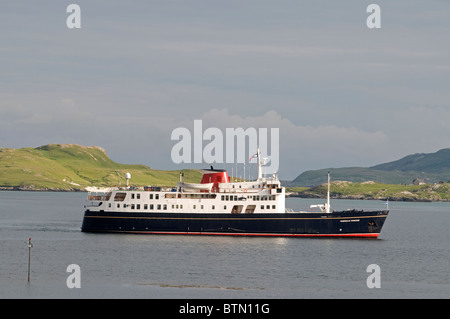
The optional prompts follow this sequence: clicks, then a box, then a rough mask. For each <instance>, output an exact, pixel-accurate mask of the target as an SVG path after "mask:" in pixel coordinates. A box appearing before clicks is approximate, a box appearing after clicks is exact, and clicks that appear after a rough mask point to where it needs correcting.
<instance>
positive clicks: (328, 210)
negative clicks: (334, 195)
mask: <svg viewBox="0 0 450 319" xmlns="http://www.w3.org/2000/svg"><path fill="white" fill-rule="evenodd" d="M330 185H331V183H330V172H328V191H327V206H326V207H325V212H327V213H329V212H330Z"/></svg>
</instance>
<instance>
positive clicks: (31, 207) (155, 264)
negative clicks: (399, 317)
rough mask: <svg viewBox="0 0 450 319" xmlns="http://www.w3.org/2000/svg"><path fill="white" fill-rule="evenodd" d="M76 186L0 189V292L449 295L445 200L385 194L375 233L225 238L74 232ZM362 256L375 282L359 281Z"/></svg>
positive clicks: (449, 212) (448, 208) (350, 204)
mask: <svg viewBox="0 0 450 319" xmlns="http://www.w3.org/2000/svg"><path fill="white" fill-rule="evenodd" d="M85 196H86V194H84V193H37V192H0V298H230V299H249V298H251V299H253V298H275V299H279V298H449V297H450V274H449V270H450V203H403V202H391V203H389V206H390V207H389V208H390V211H391V213H390V215H389V217H388V219H387V221H386V224H385V226H384V228H383V231H382V232H381V235H380V238H379V239H377V240H368V239H365V240H364V239H306V238H239V237H236V238H235V237H206V236H205V237H203V236H200V237H194V236H192V237H191V236H168V235H159V236H158V235H122V234H87V233H81V232H80V226H81V222H82V217H83V205H84V199H85ZM312 203H318V202H317V201H314V200H313V201H311V200H306V199H288V201H287V207H291V208H294V209H302V210H308V207H309V205H310V204H312ZM332 204H333V208H334V209H348V208H362V209H383V208H384V207H385V205H384V203H383V202H381V201H344V200H335V201H333V202H332ZM29 237H31V238H32V242H33V245H34V246H33V248H32V249H31V282H30V283H27V265H28V247H27V241H28V238H29ZM71 264H77V265H79V266H80V280H81V281H80V282H81V288H79V289H76V288H75V289H69V288H68V287H67V284H66V281H67V278H68V276H69V275H71V273H69V272H67V267H68V266H69V265H71ZM371 264H376V265H378V266H379V267H380V277H379V278H380V284H381V287H380V288H374V289H369V288H368V287H367V283H366V281H367V278H368V276H370V275H371V273H368V272H367V267H368V266H369V265H371Z"/></svg>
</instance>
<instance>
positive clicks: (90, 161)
mask: <svg viewBox="0 0 450 319" xmlns="http://www.w3.org/2000/svg"><path fill="white" fill-rule="evenodd" d="M127 172H129V173H131V184H133V185H137V186H145V185H155V186H173V185H175V184H176V183H177V181H179V176H180V171H162V170H154V169H151V168H150V167H148V166H145V165H127V164H119V163H116V162H114V161H112V160H111V159H110V158H109V157H108V155H107V154H106V152H105V150H104V149H102V148H101V147H97V146H90V147H86V146H81V145H75V144H50V145H44V146H41V147H37V148H22V149H10V148H0V188H2V189H25V190H38V189H41V190H84V189H85V187H88V186H97V187H107V186H114V185H118V184H119V182H120V184H121V185H125V184H126V181H125V173H127ZM183 173H184V179H185V181H187V182H198V181H199V180H200V179H201V173H200V172H199V171H198V170H183Z"/></svg>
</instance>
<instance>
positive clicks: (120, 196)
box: [114, 193, 127, 202]
mask: <svg viewBox="0 0 450 319" xmlns="http://www.w3.org/2000/svg"><path fill="white" fill-rule="evenodd" d="M126 196H127V194H126V193H116V195H114V201H115V202H123V201H124V200H125V197H126Z"/></svg>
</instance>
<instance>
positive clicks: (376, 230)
mask: <svg viewBox="0 0 450 319" xmlns="http://www.w3.org/2000/svg"><path fill="white" fill-rule="evenodd" d="M257 158H258V178H257V179H256V180H255V181H239V182H231V181H230V177H229V176H228V173H227V171H226V170H220V169H214V168H213V167H211V168H210V169H205V170H203V177H202V179H201V181H200V183H198V184H194V183H185V182H184V181H183V175H182V174H180V181H179V182H178V183H177V185H176V186H175V187H171V188H164V187H152V186H146V187H134V186H130V185H129V180H130V178H131V175H130V174H129V173H127V174H126V178H127V186H126V187H115V188H110V189H107V190H105V191H103V192H89V193H88V196H87V200H86V204H85V207H84V208H85V212H84V218H83V224H82V227H81V230H82V231H83V232H95V233H105V232H107V233H136V234H172V235H207V236H213V235H220V236H276V237H356V238H358V237H360V238H378V236H379V235H380V232H381V229H382V227H383V224H384V222H385V220H386V218H387V216H388V213H389V211H388V210H378V211H363V210H354V209H352V210H344V211H333V210H331V206H330V176H329V175H328V192H327V199H326V202H325V204H321V205H311V208H317V209H318V211H316V212H312V211H309V212H306V211H298V212H295V211H293V210H292V209H289V208H286V207H285V201H286V189H285V187H283V186H282V185H281V183H280V181H279V179H278V177H277V176H276V175H272V176H269V177H266V176H263V174H262V167H261V161H260V154H259V150H258V153H257Z"/></svg>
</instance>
